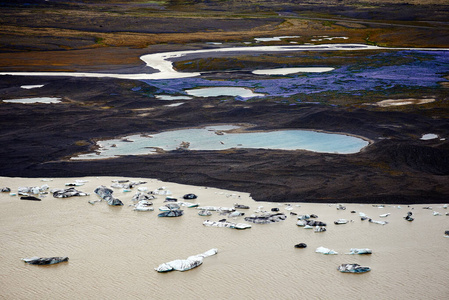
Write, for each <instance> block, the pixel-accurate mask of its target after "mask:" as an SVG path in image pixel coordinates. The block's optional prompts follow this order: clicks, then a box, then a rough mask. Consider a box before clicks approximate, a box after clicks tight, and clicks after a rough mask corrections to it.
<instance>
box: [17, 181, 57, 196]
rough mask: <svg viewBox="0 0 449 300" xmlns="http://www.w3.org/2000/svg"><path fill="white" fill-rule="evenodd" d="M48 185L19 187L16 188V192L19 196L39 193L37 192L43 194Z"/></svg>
mask: <svg viewBox="0 0 449 300" xmlns="http://www.w3.org/2000/svg"><path fill="white" fill-rule="evenodd" d="M49 188H50V187H49V186H48V184H44V185H42V186H41V187H38V186H35V187H23V186H21V187H19V188H18V194H19V195H21V196H29V195H30V194H32V195H39V194H43V193H46V191H47V190H48V189H49Z"/></svg>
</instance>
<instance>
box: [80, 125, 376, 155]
mask: <svg viewBox="0 0 449 300" xmlns="http://www.w3.org/2000/svg"><path fill="white" fill-rule="evenodd" d="M235 129H239V130H238V131H233V130H235ZM241 129H242V128H241V127H240V126H237V125H220V126H207V127H202V128H190V129H181V130H173V131H166V132H161V133H157V134H153V135H139V134H136V135H130V136H126V137H122V138H118V139H111V140H104V141H99V142H98V143H97V146H98V150H97V151H96V152H94V153H88V154H82V155H79V156H77V157H73V158H72V159H103V158H112V157H118V156H123V155H146V154H157V153H158V152H157V150H164V151H173V150H176V149H178V148H180V147H181V146H182V145H183V146H184V148H186V147H185V146H186V144H187V143H188V147H187V148H186V149H188V150H189V151H201V150H208V151H218V150H226V149H232V148H247V149H273V150H290V151H293V150H307V151H313V152H322V153H336V154H352V153H357V152H360V151H361V150H362V149H363V148H365V147H366V146H368V145H369V141H368V140H365V139H362V138H360V137H355V136H350V135H345V134H336V133H324V132H317V131H310V130H295V129H292V130H275V131H248V130H241Z"/></svg>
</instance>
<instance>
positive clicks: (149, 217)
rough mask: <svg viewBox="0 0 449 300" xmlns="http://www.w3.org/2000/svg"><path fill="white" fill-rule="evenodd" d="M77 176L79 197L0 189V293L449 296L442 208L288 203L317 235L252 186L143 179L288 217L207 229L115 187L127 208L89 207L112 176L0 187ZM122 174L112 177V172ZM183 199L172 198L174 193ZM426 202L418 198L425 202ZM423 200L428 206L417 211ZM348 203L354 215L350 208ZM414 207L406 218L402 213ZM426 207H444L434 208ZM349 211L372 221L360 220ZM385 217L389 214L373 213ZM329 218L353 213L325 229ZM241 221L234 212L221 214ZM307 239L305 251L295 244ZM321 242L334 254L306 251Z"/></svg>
mask: <svg viewBox="0 0 449 300" xmlns="http://www.w3.org/2000/svg"><path fill="white" fill-rule="evenodd" d="M75 179H85V180H88V182H87V183H86V184H85V185H84V186H80V187H76V188H77V189H78V190H80V191H83V192H88V193H91V195H90V196H86V197H73V198H66V199H57V198H54V197H53V196H51V195H48V196H47V197H44V198H42V201H25V200H19V197H18V196H10V195H9V193H1V194H0V205H1V207H0V214H1V217H0V224H1V227H2V234H1V238H0V245H1V246H0V247H1V251H0V259H1V265H0V283H1V286H0V287H1V289H0V290H1V292H0V295H1V298H2V299H180V298H182V299H273V298H276V299H298V298H300V297H308V298H312V299H402V298H405V297H407V298H409V299H443V298H445V297H446V296H447V295H448V293H449V287H448V285H447V278H449V267H447V262H446V260H447V257H448V255H449V247H448V243H449V238H445V237H444V231H445V230H449V216H445V213H446V212H447V210H446V209H444V208H443V207H442V205H431V204H428V205H413V208H414V209H413V210H412V209H411V207H406V206H402V207H401V208H398V207H396V206H387V207H385V208H378V207H373V206H372V205H367V204H366V205H360V204H347V205H346V208H347V209H346V210H337V209H336V205H327V204H306V203H298V204H299V205H300V207H298V206H296V205H297V204H295V203H291V206H292V207H293V210H292V211H293V212H296V213H298V214H311V213H314V214H317V215H318V217H319V218H318V220H321V221H324V222H326V223H327V224H328V226H327V231H326V232H323V233H314V232H313V230H307V229H304V228H301V227H298V226H296V222H297V218H296V217H295V216H291V215H290V214H289V211H288V210H286V209H285V208H286V207H287V206H286V205H285V204H280V205H279V204H275V203H266V202H265V203H263V202H255V201H253V200H252V199H251V197H250V195H249V194H246V193H240V192H234V191H225V190H220V189H216V188H205V187H196V186H187V185H179V184H174V183H168V182H160V181H158V180H155V179H139V178H133V179H131V180H134V181H135V180H145V181H147V183H146V184H143V185H141V186H146V187H148V188H149V189H150V190H155V189H157V188H159V187H162V186H165V187H166V189H168V190H170V191H172V193H173V194H172V197H177V198H178V199H180V198H182V196H183V195H184V194H186V193H194V194H196V195H198V198H197V199H196V200H189V201H190V202H196V203H200V205H204V206H206V205H207V206H232V205H233V204H234V203H236V202H238V203H240V204H246V205H249V206H250V207H251V209H250V210H242V211H243V212H245V213H246V215H250V214H252V213H253V212H254V210H256V209H257V207H259V206H264V209H266V210H270V209H271V208H272V207H278V208H280V212H284V213H285V214H286V215H287V216H288V217H287V219H286V220H285V221H281V222H279V223H273V224H265V225H261V224H252V228H251V229H247V230H241V231H239V230H234V229H229V228H215V227H205V226H203V225H202V222H203V221H204V220H206V219H210V220H213V221H217V220H219V219H222V218H227V217H226V216H220V215H218V214H217V213H214V214H213V215H212V216H210V217H201V216H199V215H198V210H196V209H195V208H185V209H184V211H185V214H184V215H183V216H182V217H178V218H158V217H157V214H158V207H159V206H162V204H163V201H164V198H165V196H157V199H156V200H154V201H153V202H154V206H155V211H153V212H136V211H133V210H132V207H130V206H129V204H131V198H132V196H133V195H134V193H135V190H136V188H134V189H133V191H132V192H127V193H125V192H123V191H122V190H121V189H115V190H114V196H115V197H117V198H119V199H121V200H122V201H123V202H124V204H125V205H124V206H121V207H111V206H108V205H107V204H106V203H105V202H98V203H96V204H94V205H91V204H89V203H88V201H89V200H97V199H98V197H97V195H95V194H94V193H93V191H94V189H95V188H96V187H98V186H99V185H102V184H103V185H106V186H110V185H111V183H112V182H111V180H112V179H114V178H111V177H101V178H96V177H89V178H71V179H64V178H58V179H54V180H53V181H49V182H42V181H41V180H40V179H30V178H5V177H0V187H5V186H8V187H10V188H11V189H12V191H13V192H17V189H18V187H19V186H41V185H43V184H48V185H49V186H50V188H64V184H65V183H68V182H73V181H74V180H75ZM116 179H121V178H116ZM180 200H181V199H180ZM423 201H425V199H423ZM423 206H432V209H431V210H429V209H423V208H422V207H423ZM351 210H355V211H357V214H354V213H351ZM408 211H412V212H413V217H415V221H413V222H407V221H405V220H404V219H403V217H404V216H405V215H406V214H407V212H408ZM433 211H438V212H440V213H441V214H442V215H441V216H434V215H433ZM358 212H363V213H365V214H367V215H368V216H370V217H372V218H373V219H374V220H382V221H388V222H389V224H387V225H378V224H373V223H368V221H361V220H360V217H359V215H358ZM386 213H390V215H389V216H388V217H386V218H380V217H379V216H380V215H381V214H386ZM337 219H348V220H354V222H349V223H348V224H344V225H334V224H333V222H334V221H336V220H337ZM228 220H229V221H233V222H244V223H246V222H245V221H244V220H243V217H238V218H235V219H233V218H228ZM299 242H304V243H306V244H307V245H308V247H307V248H305V249H296V248H294V245H295V244H297V243H299ZM320 246H322V247H326V248H329V249H333V250H335V251H336V252H338V253H339V254H338V255H322V254H318V253H315V250H316V248H318V247H320ZM211 248H218V254H217V255H214V256H212V257H208V258H207V259H205V260H204V263H203V264H202V265H201V266H199V267H198V268H196V269H193V270H190V271H187V272H177V271H175V272H171V273H166V274H161V273H157V272H156V271H155V270H154V268H155V267H157V266H158V265H159V264H161V263H163V262H167V261H171V260H174V259H185V258H186V257H188V256H190V255H195V254H198V253H203V252H204V251H207V250H209V249H211ZM350 248H370V249H372V250H373V254H372V255H367V256H361V255H346V254H345V253H348V252H349V249H350ZM31 256H68V257H69V262H66V263H61V264H57V265H52V266H33V265H28V264H25V263H24V262H23V261H21V258H25V257H31ZM342 263H359V264H361V265H367V266H370V267H371V268H372V271H371V272H369V273H365V274H343V273H340V272H338V271H337V266H338V265H340V264H342Z"/></svg>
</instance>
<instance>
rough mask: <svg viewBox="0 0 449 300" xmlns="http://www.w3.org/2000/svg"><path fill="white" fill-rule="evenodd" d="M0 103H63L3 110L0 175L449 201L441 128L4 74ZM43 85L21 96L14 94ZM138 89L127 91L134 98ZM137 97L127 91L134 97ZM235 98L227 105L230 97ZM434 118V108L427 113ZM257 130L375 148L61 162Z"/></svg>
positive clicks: (314, 198) (371, 113)
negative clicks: (222, 127)
mask: <svg viewBox="0 0 449 300" xmlns="http://www.w3.org/2000/svg"><path fill="white" fill-rule="evenodd" d="M0 79H1V80H0V97H1V99H6V98H9V99H11V98H19V97H39V96H44V95H45V96H52V97H57V96H60V97H62V99H63V103H61V104H55V105H50V104H26V105H24V104H12V103H0V116H1V118H0V143H1V145H2V147H1V148H0V157H1V164H0V175H2V176H21V177H80V176H132V177H147V178H158V179H160V180H164V181H173V182H177V183H184V184H193V185H201V186H213V187H219V188H225V189H231V190H238V191H243V192H249V193H251V195H252V197H253V198H254V199H255V200H257V201H265V200H266V201H276V202H287V201H288V202H326V203H327V202H359V203H394V204H412V203H444V202H447V201H448V197H447V196H448V195H449V184H448V183H449V180H448V179H449V142H448V141H446V140H440V139H434V140H428V141H423V140H420V137H421V136H422V134H425V133H435V134H440V135H441V136H445V135H446V134H447V133H448V132H449V122H448V121H447V119H446V118H435V117H430V116H432V115H438V114H441V111H437V110H438V109H437V108H434V110H435V111H430V112H428V113H427V114H423V113H413V112H407V113H405V112H401V111H386V110H380V109H377V110H376V109H374V108H369V107H367V108H360V107H351V108H349V107H346V108H344V107H333V106H327V105H312V104H303V105H297V106H288V105H283V104H276V103H269V102H264V101H258V102H242V101H226V102H223V101H220V100H222V99H224V97H219V98H216V99H208V100H200V99H195V100H190V101H188V102H185V104H184V105H182V106H179V107H166V106H165V105H167V104H171V103H175V102H168V101H160V100H156V99H155V98H154V97H153V94H154V92H155V90H154V88H152V87H151V86H148V85H146V84H144V83H142V82H139V81H128V80H117V79H86V78H63V77H58V78H52V77H21V76H2V77H1V78H0ZM24 84H45V86H44V87H43V88H39V89H31V90H25V89H21V88H20V85H24ZM139 87H140V89H139V91H136V90H137V89H135V88H139ZM133 90H135V91H133ZM228 99H232V98H228ZM430 110H431V109H430ZM223 123H226V124H234V123H250V124H254V125H256V127H255V129H259V130H260V129H267V130H268V129H270V130H272V129H292V128H301V129H317V130H326V131H330V132H345V133H348V134H355V135H360V136H363V137H366V138H369V139H372V140H373V141H374V143H373V144H372V145H370V146H369V147H367V148H365V149H364V150H363V151H362V152H360V153H358V154H351V155H337V154H320V153H313V152H308V151H274V150H246V149H230V150H225V151H173V152H166V153H161V154H157V155H146V156H125V157H121V158H117V159H108V160H96V161H70V160H68V158H69V157H70V156H73V155H74V154H76V153H79V152H90V151H91V150H92V149H93V146H94V145H95V140H96V139H99V138H104V139H107V138H112V137H117V136H122V135H127V134H131V133H156V132H160V131H164V130H167V129H177V128H185V127H194V126H203V125H210V124H223Z"/></svg>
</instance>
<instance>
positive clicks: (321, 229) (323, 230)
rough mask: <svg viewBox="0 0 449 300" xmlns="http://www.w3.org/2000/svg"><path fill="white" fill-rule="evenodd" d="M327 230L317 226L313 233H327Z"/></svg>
mask: <svg viewBox="0 0 449 300" xmlns="http://www.w3.org/2000/svg"><path fill="white" fill-rule="evenodd" d="M326 230H327V229H326V227H324V226H315V228H313V232H325V231H326Z"/></svg>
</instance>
